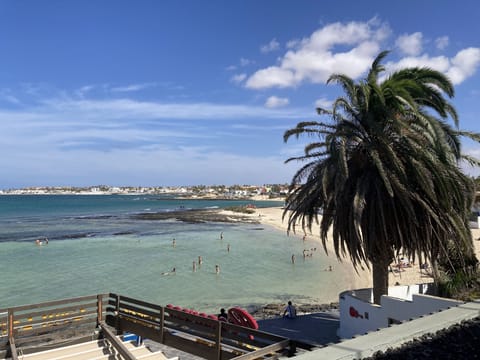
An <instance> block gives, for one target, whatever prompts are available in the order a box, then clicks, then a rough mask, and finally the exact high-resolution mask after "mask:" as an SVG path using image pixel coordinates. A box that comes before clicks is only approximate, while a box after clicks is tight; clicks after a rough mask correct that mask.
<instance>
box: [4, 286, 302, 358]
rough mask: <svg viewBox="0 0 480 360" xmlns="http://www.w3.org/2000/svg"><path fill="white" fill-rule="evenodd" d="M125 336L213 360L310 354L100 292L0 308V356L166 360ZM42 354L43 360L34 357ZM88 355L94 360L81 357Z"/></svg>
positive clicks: (285, 342)
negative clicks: (297, 353) (120, 336)
mask: <svg viewBox="0 0 480 360" xmlns="http://www.w3.org/2000/svg"><path fill="white" fill-rule="evenodd" d="M125 332H129V333H134V334H136V335H138V336H141V337H142V338H145V339H149V340H151V341H154V342H157V343H160V344H164V345H166V346H169V347H173V348H176V349H180V350H182V351H184V352H187V353H189V354H192V355H195V356H198V357H201V358H204V359H212V360H228V359H242V360H243V359H260V358H266V357H268V358H278V357H279V356H282V355H290V356H291V355H293V354H295V352H296V351H297V348H303V349H306V350H309V346H308V345H306V344H300V343H298V342H295V341H292V340H289V339H287V338H283V337H280V336H276V335H273V334H269V333H265V332H261V331H257V330H253V329H249V328H245V327H241V326H238V325H234V324H229V323H225V322H220V321H217V320H213V319H210V318H207V317H202V316H198V315H192V314H189V313H186V312H183V311H179V310H175V309H171V308H168V307H163V306H160V305H156V304H151V303H147V302H144V301H141V300H137V299H133V298H129V297H125V296H120V295H117V294H99V295H92V296H85V297H79V298H73V299H65V300H58V301H52V302H46V303H41V304H34V305H26V306H18V307H14V308H9V309H0V358H4V359H10V358H11V359H13V360H17V359H19V358H21V359H32V360H37V359H38V360H41V359H57V358H58V359H62V358H65V359H67V358H68V359H94V358H101V359H127V360H133V359H143V358H145V359H157V358H162V356H163V358H162V359H165V356H164V355H163V354H161V352H152V351H151V350H149V349H148V348H146V347H141V346H140V347H134V348H132V346H133V344H132V343H129V342H122V341H121V340H119V338H118V335H119V334H123V333H125ZM62 349H63V350H62ZM68 349H70V350H74V351H76V352H75V357H73V355H72V354H70V355H69V356H70V357H64V356H65V355H61V354H63V352H61V351H68ZM145 351H148V352H149V353H146V352H145ZM98 352H100V353H98ZM42 353H43V355H45V356H47V357H35V356H43V355H42ZM89 353H90V354H89ZM19 355H20V357H19ZM89 355H94V357H82V356H89ZM48 356H50V357H48ZM62 356H63V357H62ZM95 356H97V357H95ZM155 356H157V357H155Z"/></svg>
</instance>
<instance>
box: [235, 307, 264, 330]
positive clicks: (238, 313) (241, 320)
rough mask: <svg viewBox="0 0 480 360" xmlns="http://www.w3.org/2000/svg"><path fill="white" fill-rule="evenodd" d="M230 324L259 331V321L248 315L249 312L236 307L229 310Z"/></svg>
mask: <svg viewBox="0 0 480 360" xmlns="http://www.w3.org/2000/svg"><path fill="white" fill-rule="evenodd" d="M228 322H230V323H232V324H235V325H240V326H244V327H248V328H250V329H258V324H257V320H255V318H254V317H253V316H252V315H250V314H249V313H248V311H247V310H244V309H242V308H239V307H234V308H231V309H228Z"/></svg>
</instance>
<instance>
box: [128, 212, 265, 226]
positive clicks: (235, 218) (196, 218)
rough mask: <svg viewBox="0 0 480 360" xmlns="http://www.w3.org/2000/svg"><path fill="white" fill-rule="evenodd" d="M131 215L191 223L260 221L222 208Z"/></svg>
mask: <svg viewBox="0 0 480 360" xmlns="http://www.w3.org/2000/svg"><path fill="white" fill-rule="evenodd" d="M132 217H133V218H134V219H136V220H177V221H183V222H186V223H191V224H195V223H206V222H221V223H238V222H241V223H248V224H260V221H259V220H258V219H257V218H256V217H254V216H251V215H249V214H243V213H237V212H232V211H225V210H222V209H193V210H191V209H188V210H175V211H165V212H157V213H140V214H135V215H132Z"/></svg>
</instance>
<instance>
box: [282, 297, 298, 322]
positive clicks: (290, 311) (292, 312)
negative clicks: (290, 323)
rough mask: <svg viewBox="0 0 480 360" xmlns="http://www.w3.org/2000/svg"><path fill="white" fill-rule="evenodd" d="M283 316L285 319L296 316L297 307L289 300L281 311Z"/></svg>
mask: <svg viewBox="0 0 480 360" xmlns="http://www.w3.org/2000/svg"><path fill="white" fill-rule="evenodd" d="M283 317H284V318H287V319H294V318H296V317H297V309H295V306H293V305H292V302H291V301H289V302H288V305H287V307H286V308H285V311H284V312H283Z"/></svg>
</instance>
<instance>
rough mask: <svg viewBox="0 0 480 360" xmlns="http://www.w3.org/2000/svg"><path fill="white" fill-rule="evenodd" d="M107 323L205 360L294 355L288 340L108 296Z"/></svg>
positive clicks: (142, 302)
mask: <svg viewBox="0 0 480 360" xmlns="http://www.w3.org/2000/svg"><path fill="white" fill-rule="evenodd" d="M106 320H107V323H108V324H109V325H110V326H112V327H115V328H116V329H117V331H119V332H124V331H126V332H132V333H135V334H136V335H139V336H142V337H144V338H148V339H151V340H153V341H156V342H159V343H162V344H165V345H167V346H171V347H174V348H177V349H181V350H182V351H185V352H188V353H190V354H193V355H197V356H200V357H203V358H205V359H212V360H220V359H232V358H237V357H241V359H256V358H260V357H262V356H265V355H274V356H275V355H278V354H277V352H289V353H290V354H291V353H293V352H294V351H295V343H294V342H292V341H290V340H289V339H286V338H283V337H280V336H276V335H273V334H269V333H265V332H262V331H258V330H253V329H249V328H245V327H241V326H238V325H234V324H230V323H226V322H221V321H217V320H213V319H210V318H207V317H202V316H198V315H192V314H189V313H186V312H184V311H180V310H175V309H172V308H168V307H162V306H160V305H156V304H151V303H147V302H144V301H140V300H137V299H132V298H129V297H125V296H120V295H117V294H110V299H109V301H108V305H107V319H106Z"/></svg>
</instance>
